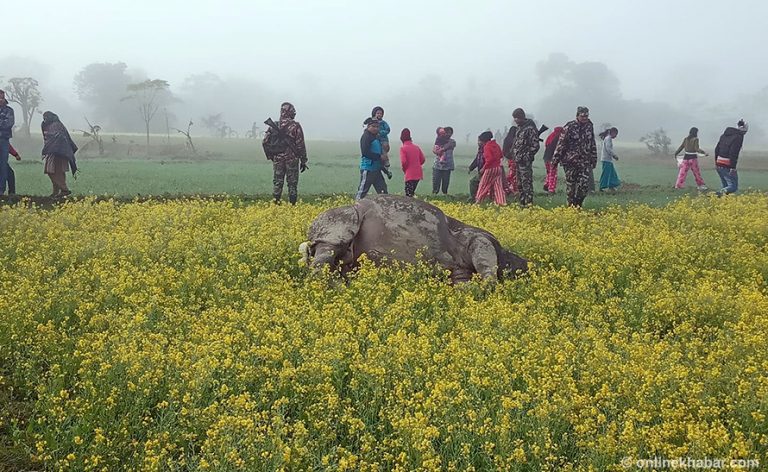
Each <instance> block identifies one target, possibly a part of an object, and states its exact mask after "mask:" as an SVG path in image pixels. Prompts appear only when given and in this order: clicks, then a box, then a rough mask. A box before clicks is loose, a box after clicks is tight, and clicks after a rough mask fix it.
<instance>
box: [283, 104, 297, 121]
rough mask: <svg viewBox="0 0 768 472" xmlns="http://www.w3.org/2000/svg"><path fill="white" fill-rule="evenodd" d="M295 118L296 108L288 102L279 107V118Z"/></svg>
mask: <svg viewBox="0 0 768 472" xmlns="http://www.w3.org/2000/svg"><path fill="white" fill-rule="evenodd" d="M295 117H296V107H294V106H293V105H292V104H291V103H289V102H283V104H282V105H280V118H295Z"/></svg>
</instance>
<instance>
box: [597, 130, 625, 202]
mask: <svg viewBox="0 0 768 472" xmlns="http://www.w3.org/2000/svg"><path fill="white" fill-rule="evenodd" d="M618 135H619V130H618V128H609V129H607V130H605V131H603V132H602V133H600V134H599V135H598V136H600V138H601V139H602V140H603V149H602V151H601V153H600V161H601V162H602V163H603V173H602V175H600V191H601V192H602V191H604V190H605V189H609V190H616V189H617V188H618V187H619V185H621V180H619V174H617V173H616V167H614V165H613V161H618V160H619V156H617V155H616V153H615V152H613V140H614V139H616V136H618Z"/></svg>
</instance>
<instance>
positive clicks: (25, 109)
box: [5, 77, 43, 137]
mask: <svg viewBox="0 0 768 472" xmlns="http://www.w3.org/2000/svg"><path fill="white" fill-rule="evenodd" d="M38 85H39V84H38V83H37V80H35V79H33V78H32V77H14V78H12V79H10V80H8V86H7V90H6V91H5V93H6V98H7V99H8V101H9V102H13V103H18V104H19V106H20V107H21V116H22V119H23V123H22V125H21V133H22V134H23V135H24V136H26V137H29V136H30V132H29V126H30V123H31V122H32V117H33V116H34V114H35V111H36V110H37V108H38V107H39V106H40V103H41V102H42V101H43V98H42V96H41V95H40V90H38V88H37V87H38Z"/></svg>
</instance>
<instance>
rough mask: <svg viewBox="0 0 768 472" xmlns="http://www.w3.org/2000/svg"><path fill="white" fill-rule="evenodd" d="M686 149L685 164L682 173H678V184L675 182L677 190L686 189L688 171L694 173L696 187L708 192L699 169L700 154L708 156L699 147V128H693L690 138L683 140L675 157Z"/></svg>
mask: <svg viewBox="0 0 768 472" xmlns="http://www.w3.org/2000/svg"><path fill="white" fill-rule="evenodd" d="M683 149H685V156H684V157H683V162H682V163H681V164H680V171H679V172H678V173H677V182H675V188H683V187H685V178H686V177H688V171H689V170H690V171H692V172H693V178H694V179H696V186H697V187H698V189H699V190H701V191H704V190H707V186H706V185H705V184H704V179H702V178H701V170H700V169H699V154H704V155H705V156H708V155H709V154H707V153H706V152H704V151H702V150H701V148H700V147H699V128H696V127H693V128H691V130H690V131H689V132H688V136H687V137H686V138H685V139H683V143H682V144H681V145H680V147H679V148H677V151H675V154H674V155H675V156H677V155H678V154H680V151H682V150H683Z"/></svg>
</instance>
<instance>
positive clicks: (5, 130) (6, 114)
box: [0, 106, 16, 139]
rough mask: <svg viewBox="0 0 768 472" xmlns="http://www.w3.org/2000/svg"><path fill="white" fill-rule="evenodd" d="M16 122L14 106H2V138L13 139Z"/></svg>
mask: <svg viewBox="0 0 768 472" xmlns="http://www.w3.org/2000/svg"><path fill="white" fill-rule="evenodd" d="M15 124H16V121H15V118H14V116H13V108H11V107H9V106H1V107H0V139H11V138H12V137H13V127H14V125H15Z"/></svg>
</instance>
